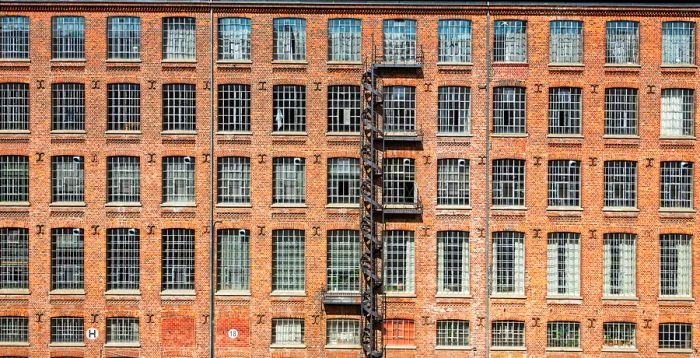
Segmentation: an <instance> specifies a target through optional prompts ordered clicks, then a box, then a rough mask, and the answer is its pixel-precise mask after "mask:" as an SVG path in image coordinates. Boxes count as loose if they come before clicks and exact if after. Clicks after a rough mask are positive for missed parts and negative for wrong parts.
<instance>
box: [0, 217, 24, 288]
mask: <svg viewBox="0 0 700 358" xmlns="http://www.w3.org/2000/svg"><path fill="white" fill-rule="evenodd" d="M26 288H29V230H28V229H25V228H0V289H26Z"/></svg>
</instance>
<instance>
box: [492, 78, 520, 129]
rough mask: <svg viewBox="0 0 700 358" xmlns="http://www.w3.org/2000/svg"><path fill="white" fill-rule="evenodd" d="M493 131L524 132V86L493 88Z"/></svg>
mask: <svg viewBox="0 0 700 358" xmlns="http://www.w3.org/2000/svg"><path fill="white" fill-rule="evenodd" d="M493 133H496V134H524V133H525V88H523V87H496V88H494V89H493Z"/></svg>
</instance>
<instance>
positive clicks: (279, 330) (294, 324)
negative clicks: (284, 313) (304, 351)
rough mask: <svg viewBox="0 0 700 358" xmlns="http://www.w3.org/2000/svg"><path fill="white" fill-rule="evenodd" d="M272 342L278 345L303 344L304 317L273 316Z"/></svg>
mask: <svg viewBox="0 0 700 358" xmlns="http://www.w3.org/2000/svg"><path fill="white" fill-rule="evenodd" d="M272 344H273V345H278V346H302V345H304V319H303V318H273V319H272Z"/></svg>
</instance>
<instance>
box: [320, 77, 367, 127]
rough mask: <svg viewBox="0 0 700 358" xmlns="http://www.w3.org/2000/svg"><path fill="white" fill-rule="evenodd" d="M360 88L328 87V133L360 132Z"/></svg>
mask: <svg viewBox="0 0 700 358" xmlns="http://www.w3.org/2000/svg"><path fill="white" fill-rule="evenodd" d="M361 113H362V109H361V108H360V87H359V86H351V85H340V86H328V132H329V133H358V132H360V114H361Z"/></svg>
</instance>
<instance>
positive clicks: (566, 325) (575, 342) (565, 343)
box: [547, 321, 581, 348]
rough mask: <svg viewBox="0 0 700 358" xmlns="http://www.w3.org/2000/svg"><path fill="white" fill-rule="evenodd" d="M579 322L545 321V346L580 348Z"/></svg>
mask: <svg viewBox="0 0 700 358" xmlns="http://www.w3.org/2000/svg"><path fill="white" fill-rule="evenodd" d="M580 347H581V324H580V323H578V322H562V321H554V322H547V348H580Z"/></svg>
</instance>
